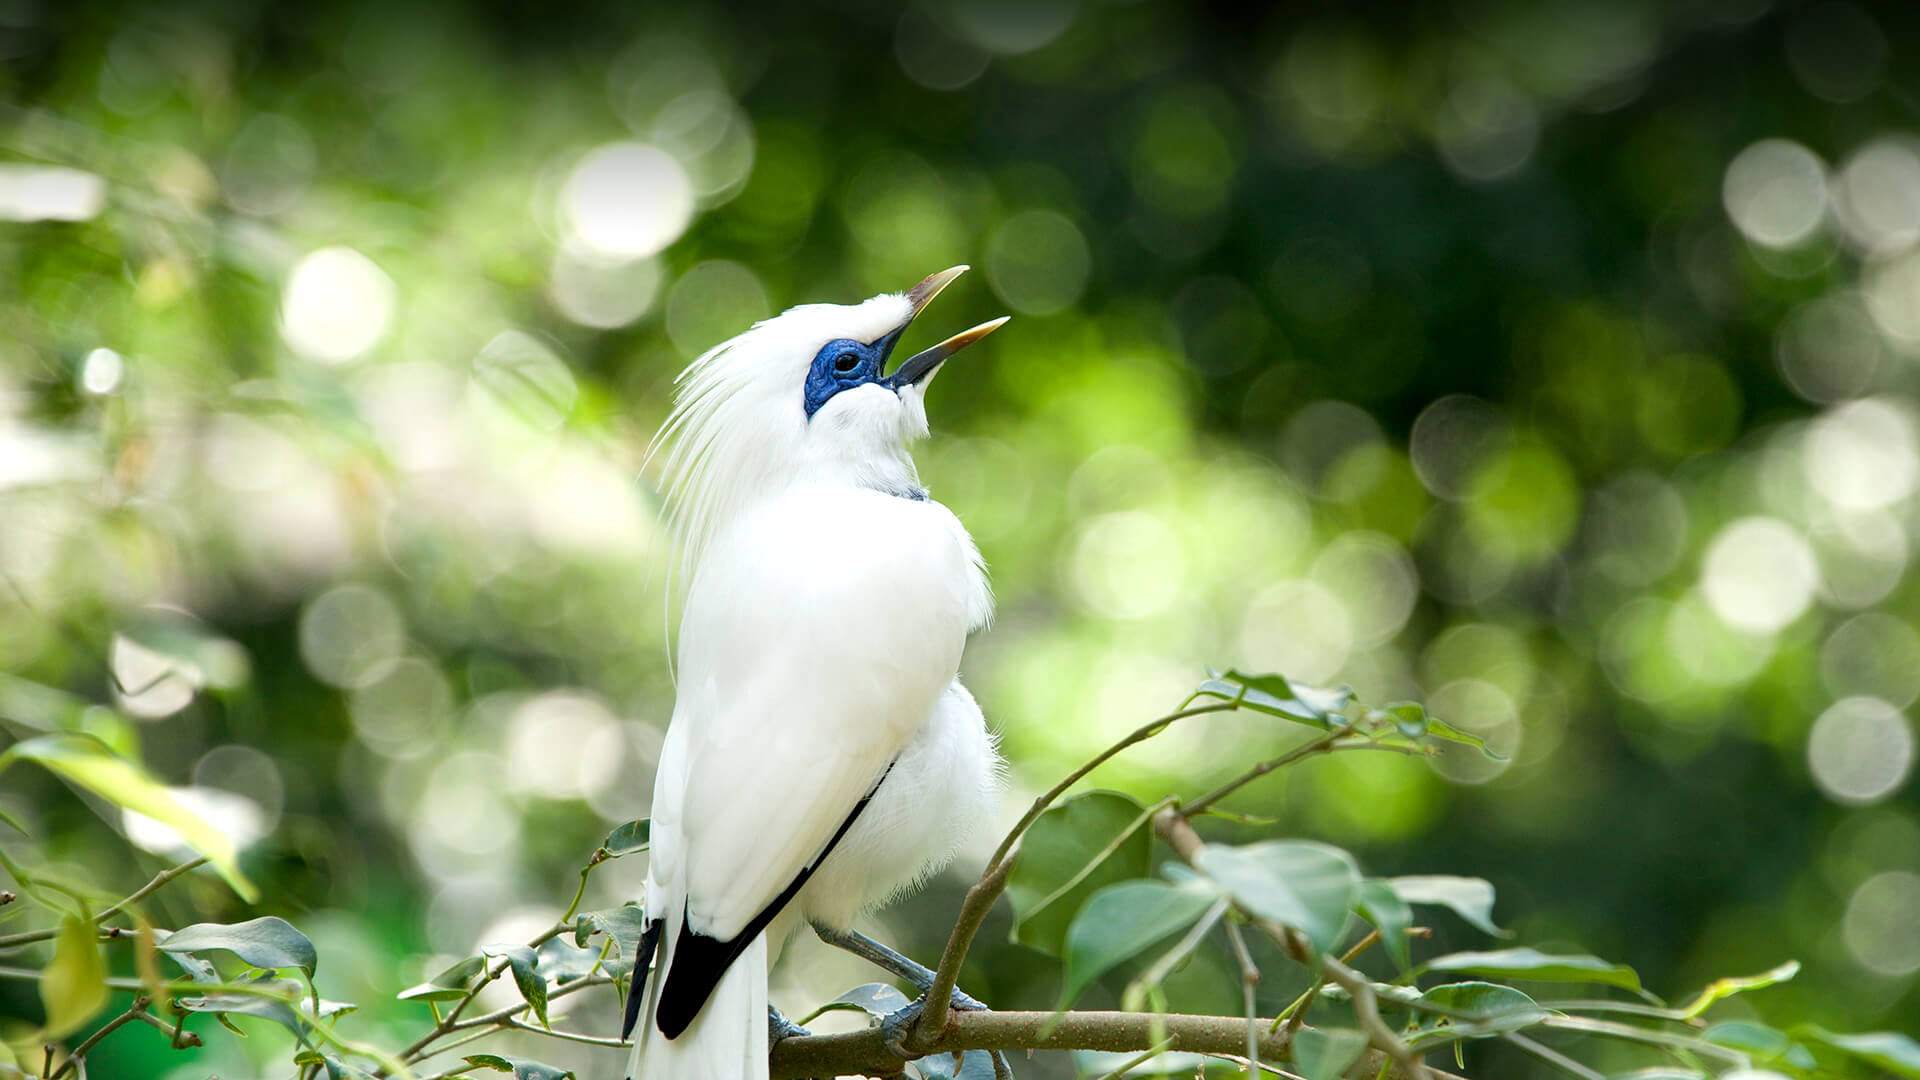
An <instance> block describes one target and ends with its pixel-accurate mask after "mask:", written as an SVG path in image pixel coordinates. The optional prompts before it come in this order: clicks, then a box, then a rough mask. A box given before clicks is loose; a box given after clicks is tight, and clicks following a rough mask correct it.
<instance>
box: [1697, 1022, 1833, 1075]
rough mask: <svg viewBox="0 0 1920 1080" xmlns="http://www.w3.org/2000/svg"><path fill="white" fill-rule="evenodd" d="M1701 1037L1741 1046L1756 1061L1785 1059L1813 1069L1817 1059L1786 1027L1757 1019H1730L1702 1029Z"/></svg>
mask: <svg viewBox="0 0 1920 1080" xmlns="http://www.w3.org/2000/svg"><path fill="white" fill-rule="evenodd" d="M1700 1037H1701V1038H1703V1039H1705V1040H1707V1041H1708V1042H1710V1043H1712V1044H1714V1045H1715V1046H1724V1047H1727V1048H1728V1049H1730V1050H1741V1051H1744V1052H1746V1053H1747V1054H1748V1055H1750V1056H1751V1057H1752V1058H1753V1060H1754V1062H1755V1063H1756V1064H1760V1065H1770V1064H1773V1063H1775V1062H1785V1063H1786V1064H1788V1065H1792V1066H1794V1067H1795V1068H1800V1069H1811V1068H1813V1067H1814V1066H1815V1065H1816V1064H1817V1063H1816V1062H1815V1061H1814V1060H1813V1053H1812V1051H1810V1050H1808V1049H1807V1048H1806V1047H1804V1046H1802V1045H1800V1044H1799V1043H1797V1042H1794V1041H1793V1039H1792V1037H1791V1036H1789V1035H1788V1034H1787V1033H1786V1032H1784V1031H1776V1030H1774V1029H1773V1028H1770V1027H1768V1026H1767V1025H1765V1024H1762V1023H1760V1022H1758V1021H1755V1020H1728V1021H1725V1022H1723V1023H1718V1024H1715V1025H1713V1026H1712V1027H1710V1028H1708V1029H1707V1030H1706V1031H1704V1032H1702V1033H1701V1035H1700Z"/></svg>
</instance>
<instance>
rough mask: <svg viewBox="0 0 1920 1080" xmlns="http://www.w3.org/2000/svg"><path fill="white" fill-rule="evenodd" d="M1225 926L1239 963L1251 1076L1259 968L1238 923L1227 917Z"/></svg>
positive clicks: (1256, 1046) (1255, 1065) (1256, 1048)
mask: <svg viewBox="0 0 1920 1080" xmlns="http://www.w3.org/2000/svg"><path fill="white" fill-rule="evenodd" d="M1226 927H1227V942H1228V944H1230V945H1232V946H1233V958H1234V960H1235V961H1236V962H1238V963H1239V965H1240V997H1241V1007H1242V1009H1243V1010H1244V1011H1245V1012H1246V1014H1247V1075H1248V1076H1252V1075H1253V1074H1254V1073H1255V1072H1256V1071H1258V1070H1259V1068H1260V1018H1259V1017H1257V1016H1255V1015H1254V1010H1253V991H1254V988H1255V987H1257V986H1259V985H1260V968H1259V966H1258V965H1257V964H1255V963H1254V962H1253V953H1252V951H1251V950H1249V949H1248V948H1247V940H1246V938H1244V937H1242V936H1241V935H1240V926H1239V924H1238V923H1235V922H1234V921H1233V920H1232V919H1228V920H1227V922H1226Z"/></svg>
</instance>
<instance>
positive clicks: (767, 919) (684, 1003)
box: [628, 761, 893, 1039]
mask: <svg viewBox="0 0 1920 1080" xmlns="http://www.w3.org/2000/svg"><path fill="white" fill-rule="evenodd" d="M891 772H893V762H891V761H889V762H887V767H886V769H885V771H883V772H882V773H881V774H880V779H879V780H875V781H874V782H873V787H872V788H870V789H869V790H868V791H867V793H866V794H865V795H863V796H861V797H860V801H859V802H857V803H855V804H853V812H852V813H850V814H848V815H847V818H846V820H845V821H842V822H841V823H840V827H839V828H838V829H836V830H834V834H833V836H832V838H831V839H829V840H828V841H827V846H826V847H824V848H822V849H820V854H819V855H816V856H814V860H813V861H812V862H811V863H808V864H807V866H806V867H805V868H804V869H802V870H801V871H800V873H799V874H798V875H796V876H795V877H794V879H793V880H792V881H790V882H788V883H787V887H786V888H785V889H783V890H781V892H780V895H779V896H776V897H774V898H773V902H772V903H770V904H768V905H767V906H766V907H764V908H762V909H761V910H760V913H759V914H758V915H755V916H754V917H753V919H752V920H751V921H750V922H748V923H747V925H746V926H745V927H744V928H743V929H741V931H740V932H739V933H738V934H735V935H734V936H733V937H732V938H729V939H728V940H726V941H720V940H717V939H715V938H710V937H708V936H706V935H705V934H700V933H696V932H694V930H693V929H692V923H693V914H692V911H691V910H690V909H686V910H683V913H682V915H681V919H680V936H679V938H678V939H676V940H675V941H674V943H673V952H672V953H671V954H670V955H669V957H668V959H667V973H666V976H665V981H664V982H662V983H661V984H660V998H659V1001H658V1002H657V1003H656V1004H655V1005H654V1008H653V1024H654V1026H655V1027H657V1028H659V1029H660V1034H662V1035H665V1036H666V1037H667V1038H669V1039H674V1038H678V1037H679V1036H680V1033H681V1032H683V1031H685V1030H687V1027H688V1026H689V1025H691V1024H692V1023H693V1018H694V1017H696V1016H698V1015H700V1010H701V1009H703V1008H705V1007H706V1004H707V999H708V998H710V997H712V996H713V990H714V987H716V986H719V985H720V980H721V978H723V977H724V976H725V975H726V973H727V969H728V968H730V967H732V966H733V962H734V961H735V960H738V959H739V958H740V954H741V953H743V952H746V951H747V946H749V945H751V944H753V939H754V938H756V937H759V936H760V933H761V931H763V930H765V929H766V928H767V926H768V925H769V924H770V923H772V922H773V919H774V916H776V915H778V914H780V911H781V909H783V908H785V907H786V906H787V905H788V904H789V903H791V902H792V901H793V898H794V897H795V896H796V895H798V894H799V892H800V889H801V888H802V887H803V886H805V885H806V883H807V880H808V879H809V878H811V877H812V876H813V872H814V871H815V870H816V869H818V868H819V866H820V864H821V863H823V862H825V861H826V860H827V856H829V855H831V854H833V849H834V848H835V847H838V846H839V844H840V840H841V838H842V837H845V836H846V835H847V830H848V829H851V828H853V823H854V821H855V820H856V819H858V818H859V817H860V813H861V811H863V810H865V809H866V808H867V804H868V803H870V802H872V801H873V794H874V792H876V791H878V790H880V784H881V783H882V782H883V781H885V780H886V778H887V775H888V774H889V773H891ZM633 1011H634V1010H633V1005H632V1004H631V1003H629V1004H628V1013H629V1015H630V1016H631V1015H632V1014H633Z"/></svg>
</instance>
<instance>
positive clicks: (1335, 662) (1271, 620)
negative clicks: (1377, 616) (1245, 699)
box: [1240, 581, 1353, 683]
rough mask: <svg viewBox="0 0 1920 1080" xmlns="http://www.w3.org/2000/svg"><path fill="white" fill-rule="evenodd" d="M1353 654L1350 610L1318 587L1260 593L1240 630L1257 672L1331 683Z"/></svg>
mask: <svg viewBox="0 0 1920 1080" xmlns="http://www.w3.org/2000/svg"><path fill="white" fill-rule="evenodd" d="M1352 652H1353V623H1352V621H1351V620H1350V619H1349V618H1348V616H1347V606H1346V604H1345V603H1343V602H1342V601H1341V599H1340V598H1339V597H1338V596H1336V595H1334V594H1333V592H1332V591H1330V590H1329V589H1327V588H1326V587H1325V586H1323V585H1319V584H1316V583H1314V582H1312V581H1282V582H1279V583H1277V584H1274V585H1269V586H1268V587H1267V588H1265V589H1263V590H1261V591H1260V593H1259V595H1257V596H1255V597H1254V599H1253V603H1252V604H1250V605H1248V607H1247V614H1246V618H1245V619H1244V620H1243V621H1242V622H1241V626H1240V657H1241V662H1242V663H1244V664H1246V665H1248V670H1251V671H1284V672H1286V673H1287V674H1288V675H1289V676H1292V677H1294V678H1298V679H1300V680H1301V681H1303V682H1309V683H1324V682H1329V681H1331V680H1332V679H1333V677H1334V676H1335V675H1337V674H1339V672H1340V669H1341V667H1342V666H1344V665H1345V664H1346V662H1347V657H1348V656H1349V655H1351V653H1352Z"/></svg>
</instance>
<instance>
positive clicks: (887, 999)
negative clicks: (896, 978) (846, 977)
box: [829, 983, 911, 1016]
mask: <svg viewBox="0 0 1920 1080" xmlns="http://www.w3.org/2000/svg"><path fill="white" fill-rule="evenodd" d="M910 1003H911V1001H910V999H909V998H908V997H907V995H905V994H903V993H901V992H900V988H899V987H896V986H893V985H891V984H888V983H863V984H861V985H859V986H856V987H854V988H853V989H851V990H849V991H847V992H846V993H844V994H841V995H840V996H839V997H837V998H834V999H833V1001H832V1002H830V1003H829V1004H833V1005H843V1006H846V1007H849V1008H854V1009H860V1010H861V1011H863V1012H865V1013H867V1014H868V1015H870V1016H886V1015H887V1014H889V1013H892V1012H896V1011H898V1010H900V1009H903V1008H906V1007H907V1005H909V1004H910Z"/></svg>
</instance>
